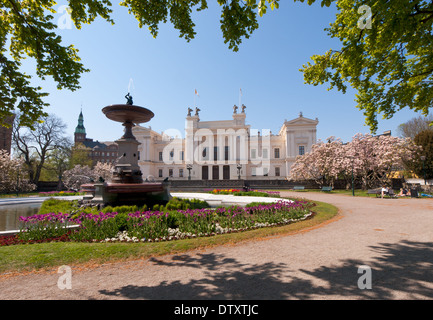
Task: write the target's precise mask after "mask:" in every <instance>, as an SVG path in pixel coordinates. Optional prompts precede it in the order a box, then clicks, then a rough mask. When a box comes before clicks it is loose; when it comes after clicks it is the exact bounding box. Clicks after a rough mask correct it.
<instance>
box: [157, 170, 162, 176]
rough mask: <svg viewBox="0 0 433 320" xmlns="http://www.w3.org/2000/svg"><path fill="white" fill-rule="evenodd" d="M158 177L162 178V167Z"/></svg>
mask: <svg viewBox="0 0 433 320" xmlns="http://www.w3.org/2000/svg"><path fill="white" fill-rule="evenodd" d="M158 177H160V178H162V169H159V170H158Z"/></svg>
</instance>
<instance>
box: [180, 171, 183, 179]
mask: <svg viewBox="0 0 433 320" xmlns="http://www.w3.org/2000/svg"><path fill="white" fill-rule="evenodd" d="M179 177H181V178H183V169H179Z"/></svg>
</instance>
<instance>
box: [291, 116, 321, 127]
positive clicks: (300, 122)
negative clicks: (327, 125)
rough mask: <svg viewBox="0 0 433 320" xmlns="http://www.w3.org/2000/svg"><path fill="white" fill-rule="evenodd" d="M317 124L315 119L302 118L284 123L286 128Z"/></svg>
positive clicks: (317, 121)
mask: <svg viewBox="0 0 433 320" xmlns="http://www.w3.org/2000/svg"><path fill="white" fill-rule="evenodd" d="M318 123H319V120H318V119H317V118H316V120H313V119H309V118H304V117H298V118H296V119H293V120H290V121H286V122H284V124H285V125H286V126H290V125H317V124H318Z"/></svg>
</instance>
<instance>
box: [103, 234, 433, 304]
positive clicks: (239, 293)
mask: <svg viewBox="0 0 433 320" xmlns="http://www.w3.org/2000/svg"><path fill="white" fill-rule="evenodd" d="M371 250H373V252H374V258H372V259H371V260H370V261H368V262H365V261H360V260H352V259H348V260H342V261H335V263H334V264H333V265H332V266H321V267H319V268H317V269H314V270H305V269H299V270H293V269H291V267H290V262H287V263H275V262H266V263H256V264H245V263H242V262H240V261H238V260H236V259H234V258H229V257H226V256H224V255H222V254H214V253H209V254H198V255H189V254H184V255H178V256H174V257H173V258H172V260H171V261H164V260H159V259H156V258H153V259H151V262H153V263H155V264H158V265H161V266H164V267H168V268H179V267H182V268H191V272H192V274H193V273H194V271H195V270H197V271H198V270H200V272H202V273H203V274H204V276H203V277H200V278H199V279H189V280H188V279H185V281H179V280H174V281H170V280H167V281H162V282H161V283H159V285H156V286H139V285H126V286H123V287H120V288H118V289H115V290H113V291H108V290H100V293H101V294H104V295H107V297H113V298H114V297H116V298H121V299H170V300H177V299H182V300H185V299H187V300H197V299H222V300H226V299H244V300H249V299H257V300H262V299H267V300H268V299H269V300H280V299H327V298H330V297H332V298H339V299H399V298H400V297H402V298H403V299H431V298H433V272H432V270H433V243H432V242H411V241H401V242H399V243H396V244H387V243H383V244H380V245H378V246H374V247H371ZM361 265H368V266H369V267H371V269H372V289H371V290H367V289H365V290H361V289H360V288H359V287H358V279H359V278H360V277H361V276H362V274H360V273H358V268H359V267H360V266H361ZM143 272H144V273H145V272H146V270H144V271H143ZM191 272H188V274H190V273H191ZM168 274H170V269H169V271H168ZM400 294H401V296H400Z"/></svg>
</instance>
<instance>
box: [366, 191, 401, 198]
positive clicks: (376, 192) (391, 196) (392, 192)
mask: <svg viewBox="0 0 433 320" xmlns="http://www.w3.org/2000/svg"><path fill="white" fill-rule="evenodd" d="M367 194H375V195H376V198H377V197H381V196H382V189H370V190H367ZM383 196H384V197H388V198H397V195H396V194H395V193H394V190H393V189H389V191H388V192H387V193H385V194H384V195H383Z"/></svg>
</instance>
